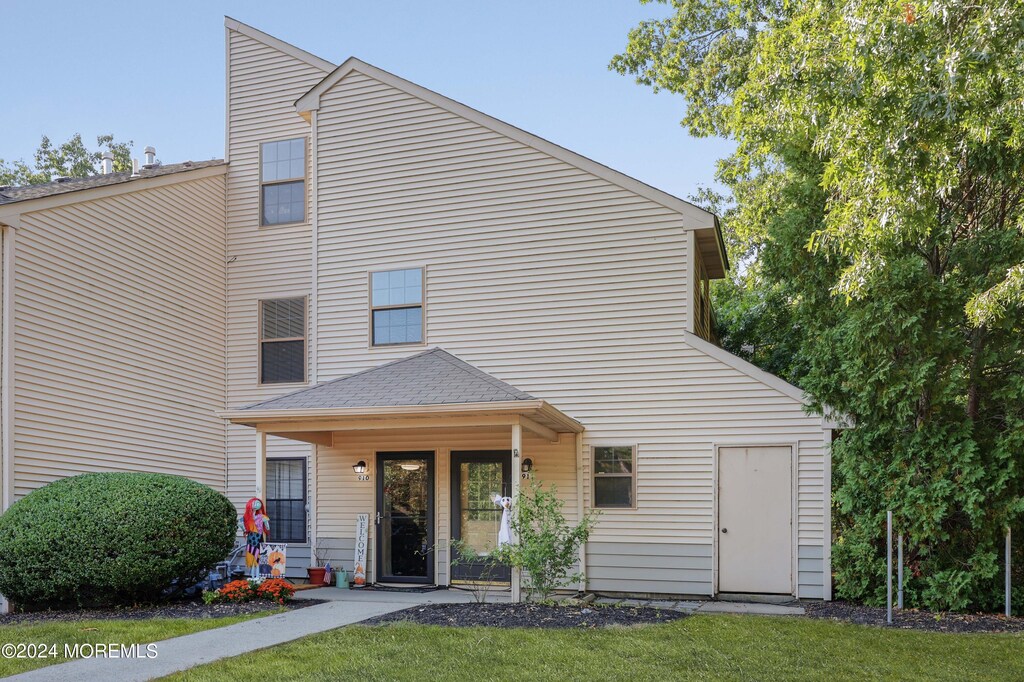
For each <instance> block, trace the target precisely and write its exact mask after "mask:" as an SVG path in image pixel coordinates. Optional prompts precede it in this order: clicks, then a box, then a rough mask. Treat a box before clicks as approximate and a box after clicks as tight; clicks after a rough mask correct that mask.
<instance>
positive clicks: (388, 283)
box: [370, 268, 423, 346]
mask: <svg viewBox="0 0 1024 682" xmlns="http://www.w3.org/2000/svg"><path fill="white" fill-rule="evenodd" d="M370 324H371V327H372V328H371V329H370V337H371V345H374V346H395V345H399V344H403V343H423V268H408V269H405V270H385V271H382V272H374V273H371V274H370Z"/></svg>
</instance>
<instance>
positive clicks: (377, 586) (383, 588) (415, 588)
mask: <svg viewBox="0 0 1024 682" xmlns="http://www.w3.org/2000/svg"><path fill="white" fill-rule="evenodd" d="M360 589H364V590H368V591H370V592H433V591H434V590H437V589H438V587H437V585H395V584H389V583H374V584H373V585H370V586H369V587H364V588H360Z"/></svg>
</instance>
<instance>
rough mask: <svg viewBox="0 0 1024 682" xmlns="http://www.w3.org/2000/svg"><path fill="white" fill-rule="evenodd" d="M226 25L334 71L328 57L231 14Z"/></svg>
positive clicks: (258, 40)
mask: <svg viewBox="0 0 1024 682" xmlns="http://www.w3.org/2000/svg"><path fill="white" fill-rule="evenodd" d="M224 27H225V28H227V29H228V30H230V31H235V32H237V33H241V34H242V35H244V36H248V37H250V38H252V39H253V40H255V41H257V42H260V43H263V44H264V45H267V46H269V47H272V48H274V49H275V50H277V51H279V52H283V53H284V54H286V55H289V56H291V57H295V58H296V59H298V60H299V61H303V62H305V63H307V64H309V65H310V66H315V67H316V68H318V69H320V70H321V71H327V72H330V71H333V70H334V68H335V65H334V64H332V63H331V62H329V61H327V60H326V59H323V58H322V57H317V56H316V55H315V54H313V53H312V52H306V51H305V50H303V49H302V48H300V47H296V46H294V45H292V44H291V43H286V42H285V41H283V40H281V39H280V38H275V37H274V36H272V35H270V34H269V33H264V32H263V31H261V30H259V29H258V28H254V27H252V26H249V25H248V24H243V23H242V22H241V21H238V20H237V19H232V18H231V17H229V16H225V17H224Z"/></svg>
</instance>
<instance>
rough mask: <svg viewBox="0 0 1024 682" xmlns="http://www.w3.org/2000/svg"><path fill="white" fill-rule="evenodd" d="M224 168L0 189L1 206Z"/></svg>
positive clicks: (187, 165) (192, 166) (206, 164)
mask: <svg viewBox="0 0 1024 682" xmlns="http://www.w3.org/2000/svg"><path fill="white" fill-rule="evenodd" d="M223 164H224V161H223V160H221V159H214V160H212V161H185V162H183V163H172V164H167V165H160V166H155V167H153V168H141V169H139V174H138V175H132V174H131V172H129V171H125V172H123V173H107V174H106V175H90V176H89V177H86V178H69V179H67V180H58V181H54V182H45V183H42V184H39V185H23V186H21V187H0V206H6V205H8V204H15V203H18V202H21V201H30V200H32V199H44V198H46V197H52V196H57V195H60V194H68V193H70V192H80V191H82V190H87V189H95V188H97V187H109V186H111V185H121V184H124V183H128V182H136V181H138V180H146V179H148V178H159V177H162V176H165V175H174V174H176V173H186V172H188V171H194V170H199V169H201V168H211V167H214V166H221V165H223Z"/></svg>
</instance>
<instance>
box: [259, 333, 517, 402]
mask: <svg viewBox="0 0 1024 682" xmlns="http://www.w3.org/2000/svg"><path fill="white" fill-rule="evenodd" d="M512 400H536V398H534V397H533V396H532V395H530V394H528V393H525V392H523V391H520V390H519V389H517V388H515V387H514V386H510V385H508V384H506V383H505V382H504V381H500V380H498V379H495V378H494V377H492V376H491V375H490V374H487V373H486V372H483V371H481V370H479V369H477V368H476V367H474V366H473V365H470V364H469V363H467V362H463V361H462V360H460V359H458V358H457V357H455V356H454V355H452V354H451V353H448V352H447V351H444V350H442V349H440V348H432V349H430V350H428V351H424V352H422V353H417V354H416V355H412V356H410V357H407V358H403V359H401V360H395V361H394V362H389V363H386V364H383V365H381V366H379V367H374V368H373V369H368V370H365V371H362V372H357V373H356V374H352V375H349V376H347V377H342V378H340V379H334V380H333V381H328V382H326V383H323V384H319V385H317V386H313V387H312V388H304V389H301V390H298V391H295V392H294V393H289V394H287V395H283V396H280V397H278V398H273V399H271V400H265V401H263V402H261V403H256V404H254V405H248V406H246V407H244V408H242V409H244V410H302V409H328V408H345V407H348V408H352V407H383V406H396V405H446V404H454V403H488V402H504V401H512Z"/></svg>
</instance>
